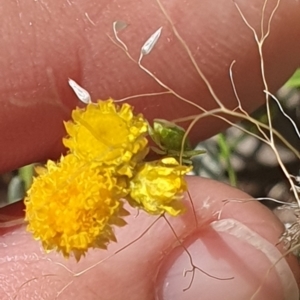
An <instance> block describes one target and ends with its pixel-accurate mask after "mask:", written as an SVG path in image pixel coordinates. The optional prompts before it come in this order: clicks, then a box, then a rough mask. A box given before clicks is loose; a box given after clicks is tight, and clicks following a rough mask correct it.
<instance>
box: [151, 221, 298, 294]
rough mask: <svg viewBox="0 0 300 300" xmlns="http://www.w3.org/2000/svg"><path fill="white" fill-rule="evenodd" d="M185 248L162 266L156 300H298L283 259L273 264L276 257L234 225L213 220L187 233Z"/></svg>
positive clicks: (259, 240)
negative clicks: (188, 234) (209, 224)
mask: <svg viewBox="0 0 300 300" xmlns="http://www.w3.org/2000/svg"><path fill="white" fill-rule="evenodd" d="M184 246H185V247H186V249H187V251H188V252H187V251H186V250H185V249H184V248H183V247H177V248H175V249H174V250H173V251H172V252H171V253H169V255H168V256H167V257H166V258H165V259H164V261H163V262H162V264H161V267H160V270H159V273H158V276H157V282H156V283H157V289H156V297H157V299H160V300H161V299H163V300H168V299H172V300H176V299H180V300H185V299H186V300H190V299H199V295H201V299H232V300H234V299H236V300H239V299H256V300H259V299H261V300H263V299H274V300H276V299H278V300H282V299H288V300H291V299H295V300H296V299H298V298H299V292H298V287H297V283H296V281H295V278H294V276H293V273H292V271H291V269H290V268H289V266H288V264H287V263H286V261H285V260H284V259H283V260H279V261H277V260H278V259H279V258H280V257H281V253H280V252H279V251H278V250H277V249H276V248H275V247H274V246H273V245H272V244H271V243H270V242H268V241H267V240H265V239H264V238H262V237H261V236H259V235H258V234H256V233H254V232H253V231H252V230H250V229H249V228H247V227H246V226H245V225H243V224H241V223H239V222H236V221H233V220H221V221H218V222H215V223H214V224H212V226H209V227H207V228H206V229H204V230H201V231H199V232H197V233H194V234H192V235H190V236H189V237H188V238H187V239H185V241H184ZM189 255H190V256H189ZM190 259H191V261H190ZM191 262H192V264H193V265H194V266H195V267H198V268H199V269H194V270H193V268H192V265H191ZM275 262H276V264H275V265H274V267H272V264H274V263H275ZM200 269H201V270H200ZM183 270H184V271H185V272H186V271H188V272H187V273H186V276H184V273H183ZM251 297H253V298H251Z"/></svg>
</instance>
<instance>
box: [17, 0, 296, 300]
mask: <svg viewBox="0 0 300 300" xmlns="http://www.w3.org/2000/svg"><path fill="white" fill-rule="evenodd" d="M155 1H156V3H157V5H158V6H159V8H160V10H161V11H162V13H163V14H164V16H165V18H166V19H167V21H168V23H169V25H170V27H171V28H172V31H173V34H174V36H175V37H176V38H177V40H178V41H179V42H180V44H181V46H182V49H183V51H185V52H186V53H187V55H188V57H189V59H190V62H191V64H192V65H193V67H194V68H195V70H196V71H197V73H198V75H199V77H200V79H201V80H202V81H203V82H204V83H205V85H206V87H207V88H208V90H209V92H210V94H211V96H212V98H213V99H214V101H215V103H216V105H217V107H216V108H214V109H211V110H206V109H205V108H203V107H202V106H200V105H198V104H196V103H194V102H193V101H191V100H189V99H187V98H185V97H184V96H182V95H180V94H179V93H178V92H176V91H175V90H174V89H172V88H171V87H169V86H168V85H167V84H165V83H164V82H163V81H162V80H160V79H159V78H158V77H157V76H156V75H155V74H154V73H153V72H152V71H151V70H149V69H148V68H146V67H145V66H144V65H143V59H144V58H145V56H147V55H151V52H152V51H155V45H156V43H158V42H159V37H160V32H161V30H163V28H159V29H158V30H157V31H156V32H154V33H153V35H151V37H150V38H149V39H147V41H146V42H145V44H144V45H143V46H142V48H141V50H140V56H139V58H138V59H137V60H136V59H134V58H133V56H132V55H131V54H130V52H129V50H128V47H127V45H126V44H125V43H124V41H122V40H121V39H120V37H119V35H118V33H119V32H120V31H121V30H124V29H125V28H126V23H124V22H123V21H115V22H114V23H113V24H112V28H113V30H112V31H113V35H109V38H110V40H111V41H112V42H113V43H114V44H115V45H116V46H117V47H119V48H120V49H121V50H122V51H123V52H124V54H125V55H127V57H128V58H129V59H130V60H131V61H132V62H133V63H135V64H137V65H138V66H139V67H140V69H141V70H143V71H144V72H145V73H146V74H148V75H149V76H150V77H151V78H152V79H154V80H155V81H156V83H157V84H158V85H159V86H160V87H162V88H163V89H164V91H162V92H158V93H146V94H139V95H132V96H129V97H126V98H122V99H117V100H116V101H115V102H124V101H127V100H130V99H133V98H142V97H149V96H161V95H165V94H170V95H173V96H175V97H176V98H177V99H178V101H183V102H185V103H187V104H189V105H191V106H193V107H196V108H197V109H198V110H199V113H198V114H195V115H192V116H188V117H184V118H180V119H176V120H172V121H173V122H174V123H176V124H180V123H182V122H187V121H189V122H190V124H189V127H188V128H187V130H186V133H185V137H184V139H183V141H182V149H181V153H183V148H184V144H185V140H186V138H187V136H188V135H189V132H190V131H191V129H192V128H193V126H195V125H196V123H197V122H198V121H199V120H201V119H204V118H206V117H215V118H218V119H221V120H223V121H224V122H226V123H228V124H229V125H230V126H233V127H235V128H238V129H239V130H241V131H242V132H244V133H246V134H249V135H250V136H253V137H255V138H257V139H258V140H260V141H262V142H263V143H265V144H266V145H268V146H269V147H270V148H271V149H272V151H273V152H274V154H275V157H276V159H277V162H278V164H279V166H280V167H281V169H282V171H283V173H284V175H285V177H286V178H287V180H288V182H289V184H290V187H291V191H292V192H293V195H294V197H295V203H292V204H290V205H292V206H297V207H300V199H299V187H297V182H296V180H295V177H294V176H293V175H292V174H289V172H288V170H287V168H286V167H285V165H284V163H283V161H282V158H281V156H280V153H279V152H278V149H277V147H276V143H275V138H277V139H279V140H280V141H281V142H282V143H283V144H284V145H285V146H286V148H287V149H289V150H290V151H291V152H292V153H293V154H294V155H295V156H296V157H297V158H298V159H299V160H300V153H299V151H298V150H297V149H295V148H294V147H293V146H292V145H291V144H290V143H289V142H288V141H287V140H286V139H285V137H284V136H282V135H281V134H280V133H279V132H278V131H276V130H275V129H274V127H273V123H272V116H271V109H270V102H271V101H275V102H276V104H277V106H278V107H279V110H280V111H281V113H282V114H283V115H284V116H285V117H286V118H287V119H288V120H289V121H290V122H291V123H292V125H293V128H294V130H295V132H296V134H297V136H298V137H299V138H300V134H299V130H298V128H297V127H296V125H295V123H294V122H293V120H291V119H290V118H289V117H288V116H287V115H286V113H285V112H284V110H283V108H282V106H281V104H280V102H279V101H278V99H277V98H276V96H275V95H273V94H272V93H271V92H270V91H269V87H268V80H267V78H266V74H265V58H264V51H263V50H264V43H265V41H266V39H267V38H268V37H269V35H270V34H271V25H272V20H273V17H274V15H275V14H276V11H277V10H278V8H279V6H280V0H277V2H276V4H275V6H274V8H273V9H272V12H271V14H270V16H269V17H268V19H266V18H265V14H266V8H267V4H268V0H265V1H264V3H263V6H262V16H261V22H260V32H257V31H255V29H254V28H253V27H252V26H251V24H250V23H249V22H248V20H247V19H246V17H245V15H244V14H243V12H242V10H241V9H240V7H239V5H238V4H237V3H236V2H235V1H234V0H232V5H234V6H235V7H236V9H237V11H238V13H239V14H240V16H241V18H242V20H243V21H244V23H245V26H247V27H248V28H249V31H250V32H252V34H253V38H254V39H255V41H256V44H257V49H258V53H259V57H260V62H259V63H260V72H261V77H262V82H263V89H264V90H263V92H264V95H265V106H266V111H267V124H264V123H262V122H260V121H258V120H256V119H254V118H253V117H252V116H250V115H249V114H248V113H247V112H246V110H244V108H243V107H242V101H241V100H240V98H239V94H238V91H237V88H236V86H235V81H234V76H233V68H234V65H235V63H236V62H235V61H232V63H231V65H230V68H229V70H228V75H229V77H230V81H231V85H232V89H233V92H234V95H235V98H236V101H237V106H236V108H234V109H229V108H227V107H226V106H225V105H224V104H223V103H222V100H221V99H220V98H219V97H218V96H217V95H216V93H215V91H214V89H213V87H212V86H211V84H210V82H209V80H208V79H207V78H206V76H205V75H204V73H203V72H202V71H201V68H200V66H199V65H198V64H197V62H196V60H195V58H194V56H193V54H192V52H191V50H190V48H189V46H188V45H187V43H186V42H185V40H184V39H183V38H182V36H181V35H180V33H179V32H178V31H177V29H176V26H175V25H174V23H173V21H172V19H171V18H170V16H169V14H168V12H167V11H166V10H165V8H164V6H163V5H162V3H161V1H160V0H155ZM226 116H228V118H230V117H234V118H235V119H237V118H238V119H242V120H246V121H248V122H250V123H251V124H253V125H255V127H256V128H257V130H258V132H259V134H256V133H253V132H251V131H249V130H248V129H246V128H244V127H242V126H241V125H239V124H236V123H234V122H232V121H230V120H229V119H228V118H226ZM83 125H86V124H83ZM87 126H88V125H87ZM88 129H89V130H90V131H91V133H93V129H92V128H88ZM266 132H268V133H266ZM97 138H100V137H98V136H97ZM108 151H109V149H108ZM181 159H182V158H181ZM86 167H88V166H86ZM80 172H81V170H78V173H80ZM72 176H76V174H73V175H72ZM54 194H55V191H54ZM190 200H191V206H192V209H193V211H194V208H193V203H192V199H190ZM256 200H258V201H262V200H266V198H259V199H256ZM269 200H270V199H269ZM271 200H273V201H274V202H278V200H276V199H271ZM248 201H254V200H253V199H252V200H250V199H224V205H226V203H228V202H240V203H246V202H248ZM221 213H222V210H221V211H220V212H219V216H218V217H219V218H220V216H221ZM194 216H195V220H196V224H197V217H196V213H195V211H194ZM162 218H163V219H164V220H165V221H166V223H167V224H168V226H169V227H170V229H171V231H172V232H173V234H174V236H175V238H176V240H177V242H178V244H179V246H181V247H183V249H184V251H185V252H186V253H187V255H188V256H189V260H190V264H191V266H192V269H191V270H188V271H186V272H192V280H191V282H190V284H189V286H188V287H187V289H188V288H190V286H191V284H192V282H193V279H194V276H195V275H194V272H195V270H196V269H197V270H199V271H200V272H203V273H205V274H207V275H208V276H210V277H214V278H216V279H218V280H227V279H231V278H217V277H216V276H213V274H208V273H207V272H206V271H204V270H202V269H200V268H199V267H197V266H195V265H194V263H193V261H192V256H191V254H190V253H189V251H188V249H187V248H186V247H185V246H184V244H183V243H182V242H181V240H180V237H178V236H177V234H176V232H175V230H174V229H173V227H172V225H171V223H170V222H169V221H168V219H167V217H166V216H165V215H161V216H158V217H156V218H155V220H154V221H153V222H152V224H151V225H150V226H149V227H148V228H147V229H146V230H145V231H144V232H143V233H142V234H141V235H139V236H138V237H137V238H135V239H134V240H133V241H132V242H130V243H129V244H127V245H125V246H124V247H122V248H120V249H118V250H117V251H115V252H114V253H113V254H112V255H109V256H107V257H106V258H105V259H103V260H101V261H98V262H97V263H95V264H94V265H92V266H90V267H89V268H87V269H85V270H83V271H81V272H78V273H75V272H73V271H72V270H70V269H69V268H67V267H66V266H65V265H64V264H62V263H58V262H53V263H54V264H57V265H59V266H61V267H62V268H64V269H65V270H67V271H68V272H69V273H70V274H71V276H72V277H73V279H72V280H71V281H70V282H69V283H68V284H67V285H66V286H64V287H63V289H61V290H60V291H59V292H58V294H57V296H56V298H58V297H59V296H60V295H62V293H63V292H64V291H65V290H66V289H67V288H68V287H69V286H70V285H71V284H72V283H73V280H74V279H75V278H76V277H79V276H81V275H83V274H85V273H87V272H88V271H90V270H91V269H93V268H95V267H98V266H99V265H100V264H101V263H103V262H104V261H107V260H108V259H110V258H111V257H113V256H114V255H117V254H118V253H119V252H121V251H123V250H124V249H126V248H127V247H129V246H131V245H132V244H134V243H135V242H136V241H138V240H140V239H141V238H143V237H144V236H145V234H146V233H147V232H148V231H149V230H150V229H153V227H154V226H155V224H156V223H157V221H158V220H160V219H162ZM197 226H198V225H197ZM123 230H124V229H123ZM297 247H299V245H298V246H297ZM294 248H295V249H296V246H295V247H293V249H290V250H288V251H287V252H286V253H284V254H283V255H282V257H281V258H284V257H285V256H286V255H288V254H289V253H290V252H291V251H292V250H294ZM276 263H277V262H275V263H274V264H272V266H271V267H270V269H269V270H268V271H267V272H266V274H265V276H264V278H263V280H262V282H261V284H260V286H259V287H257V290H256V291H255V293H254V294H253V295H252V297H251V299H253V300H254V299H255V296H256V295H257V293H258V292H259V290H260V289H261V287H262V286H263V284H264V281H265V280H266V278H267V276H268V275H269V273H270V271H271V269H272V268H273V267H274V265H275V264H276ZM42 276H55V274H48V275H42ZM33 280H38V278H37V277H34V278H32V279H30V280H29V281H26V282H25V283H24V284H22V286H20V287H19V290H18V291H17V294H16V297H17V295H18V293H19V292H20V290H21V289H23V288H24V286H25V285H26V284H28V283H29V282H30V281H33Z"/></svg>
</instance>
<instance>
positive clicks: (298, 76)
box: [285, 69, 300, 88]
mask: <svg viewBox="0 0 300 300" xmlns="http://www.w3.org/2000/svg"><path fill="white" fill-rule="evenodd" d="M285 86H287V87H292V88H300V69H297V70H296V72H295V73H294V74H293V76H292V77H291V78H290V79H289V80H288V81H287V82H286V84H285Z"/></svg>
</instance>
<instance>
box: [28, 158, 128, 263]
mask: <svg viewBox="0 0 300 300" xmlns="http://www.w3.org/2000/svg"><path fill="white" fill-rule="evenodd" d="M37 172H38V173H39V174H40V176H38V177H36V178H35V179H34V182H33V185H32V187H31V188H30V190H29V192H28V196H27V197H26V198H25V205H26V220H27V221H28V222H29V224H28V230H29V231H30V232H32V233H33V235H34V237H35V238H36V239H38V240H41V242H42V244H43V247H44V248H45V250H52V249H56V250H57V251H61V252H62V253H63V255H64V256H65V257H69V255H70V254H71V253H73V254H74V255H75V257H76V259H77V260H79V259H80V257H81V256H82V255H84V254H85V253H86V251H87V250H88V248H90V247H92V248H106V246H107V244H108V243H109V242H110V241H114V240H115V236H114V234H113V230H112V225H118V226H123V225H125V224H126V223H125V221H124V220H123V219H122V218H121V217H122V216H124V215H126V211H125V210H124V208H123V207H122V203H121V202H120V201H119V199H120V197H122V196H124V195H125V194H126V193H127V191H126V189H124V187H122V184H119V182H117V179H116V178H114V177H112V176H111V175H110V174H109V172H108V171H107V170H101V169H99V168H98V169H97V168H90V167H87V166H86V162H82V161H79V160H78V159H77V158H76V157H75V156H74V155H72V154H69V155H67V156H66V157H64V158H62V159H61V161H60V162H59V163H58V164H56V163H54V162H53V161H48V163H47V165H46V168H40V169H38V170H37Z"/></svg>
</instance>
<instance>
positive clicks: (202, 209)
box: [0, 177, 300, 300]
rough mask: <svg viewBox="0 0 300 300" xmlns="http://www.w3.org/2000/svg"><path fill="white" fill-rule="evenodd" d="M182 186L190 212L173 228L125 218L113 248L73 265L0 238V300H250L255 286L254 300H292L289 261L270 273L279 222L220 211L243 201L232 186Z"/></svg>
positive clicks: (259, 214)
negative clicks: (35, 299)
mask: <svg viewBox="0 0 300 300" xmlns="http://www.w3.org/2000/svg"><path fill="white" fill-rule="evenodd" d="M188 186H189V193H190V198H191V199H192V202H193V205H194V210H193V209H192V207H191V202H190V199H188V197H187V199H186V201H185V202H186V205H187V206H188V210H187V212H186V213H185V214H183V215H182V216H180V217H176V218H169V219H168V220H169V221H170V224H171V227H170V226H169V225H168V223H167V222H166V220H165V219H164V218H160V219H158V220H157V217H153V216H149V215H146V214H145V213H143V212H141V213H140V214H139V215H138V216H137V215H136V211H134V210H131V215H130V216H129V217H128V218H126V221H127V222H128V225H127V226H126V227H124V228H121V229H117V230H116V237H117V240H118V242H117V243H116V244H111V245H110V247H109V251H104V250H103V251H102V250H91V251H89V252H88V254H87V256H86V258H84V259H82V260H81V261H80V262H79V263H78V264H77V263H76V262H75V260H74V259H70V260H68V261H66V260H64V259H63V258H62V257H61V256H60V255H58V254H56V253H50V254H48V255H47V256H46V255H45V253H44V252H43V251H42V250H41V248H40V246H39V244H38V243H37V242H36V241H34V240H33V238H32V236H31V235H30V234H28V233H26V232H25V228H24V227H21V228H17V229H14V230H13V231H10V232H9V233H6V234H5V235H2V236H1V238H0V245H5V247H3V249H2V250H1V252H0V255H1V258H0V263H1V270H2V273H3V274H5V279H3V281H2V282H6V289H5V290H4V289H1V290H0V298H1V299H9V297H11V298H13V297H15V296H16V295H17V296H18V297H19V298H20V299H22V298H30V299H31V298H32V297H34V295H39V297H40V298H42V297H43V295H46V296H45V299H53V298H55V297H56V296H57V295H59V297H58V299H60V298H61V299H66V300H68V299H88V300H92V299H99V300H100V299H103V300H106V299H114V300H119V299H120V300H121V299H131V300H140V299H145V300H152V299H154V298H156V299H172V300H174V299H175V300H176V299H182V300H184V299H188V300H191V299H199V295H201V299H219V298H222V299H233V300H234V299H237V300H240V299H250V298H251V296H252V295H253V294H254V293H255V291H256V290H258V289H259V287H260V285H261V290H260V292H259V293H258V295H257V297H256V298H255V299H256V300H257V299H274V300H276V299H278V300H282V299H289V300H293V299H295V300H296V299H298V298H297V297H298V288H297V283H296V282H297V281H299V278H300V276H299V268H298V263H297V260H296V259H295V257H293V256H292V255H289V256H288V257H287V258H286V259H282V260H280V261H279V262H278V263H277V264H276V266H275V267H273V268H272V269H270V268H271V266H272V264H273V263H274V262H276V261H277V260H278V259H279V258H280V257H281V253H282V249H281V248H280V247H279V248H277V247H276V246H275V245H276V243H277V242H278V237H279V236H280V234H281V233H282V230H283V228H282V225H281V224H280V222H279V221H278V219H277V218H276V217H275V216H274V215H273V214H272V213H271V212H270V211H269V210H268V209H267V208H265V207H264V206H262V205H261V204H259V203H258V202H257V201H250V202H240V203H239V202H236V201H235V202H234V201H233V202H229V203H228V204H226V205H225V206H224V201H223V200H234V199H235V200H236V199H249V196H248V195H246V194H244V193H243V192H241V191H239V190H237V189H234V188H232V187H230V186H227V185H224V184H221V183H218V182H214V181H211V180H208V179H201V178H199V177H189V178H188ZM220 211H222V213H221V214H220ZM218 215H219V216H220V220H218V218H217V216H218ZM195 217H196V219H197V222H196V221H195V220H196V219H195ZM155 221H156V222H155ZM154 222H155V223H154ZM196 223H197V224H196ZM151 224H153V225H152V227H151ZM150 227H151V228H150ZM174 233H175V234H174ZM179 241H183V245H184V247H185V248H183V246H182V245H179ZM120 249H122V250H121V251H120ZM185 249H187V251H188V252H187V251H186V250H185ZM116 252H118V253H117V254H115V255H113V254H114V253H116ZM110 255H112V256H111V257H110V258H109V259H107V260H106V261H104V262H102V263H100V264H99V262H101V260H103V259H106V258H107V257H109V256H110ZM189 255H190V257H189ZM190 258H191V260H192V263H193V264H194V265H195V266H197V267H198V268H199V269H201V270H203V271H204V272H206V273H207V274H208V275H207V274H204V273H203V272H201V271H199V269H195V270H194V271H195V273H194V278H192V275H193V273H192V272H189V273H187V275H186V277H184V276H183V274H184V272H185V271H186V270H190V269H191V267H192V265H191V261H190ZM91 266H92V267H91ZM66 267H67V268H68V269H66ZM88 268H89V269H88ZM20 269H21V270H22V272H16V270H20ZM269 269H270V272H269V273H268V270H269ZM70 270H71V271H70ZM83 270H85V271H84V272H83V273H81V274H79V272H81V271H83ZM291 270H292V271H291ZM74 274H76V275H74ZM265 275H266V278H265V279H264V276H265ZM214 277H215V278H214ZM232 277H233V278H232ZM229 278H230V279H229ZM224 279H228V280H224ZM190 284H191V286H190V288H189V289H187V290H186V291H183V290H184V289H185V288H187V287H188V286H189V285H190ZM16 291H17V292H16ZM6 297H8V298H6ZM74 297H75V298H74ZM76 297H78V298H76Z"/></svg>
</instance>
